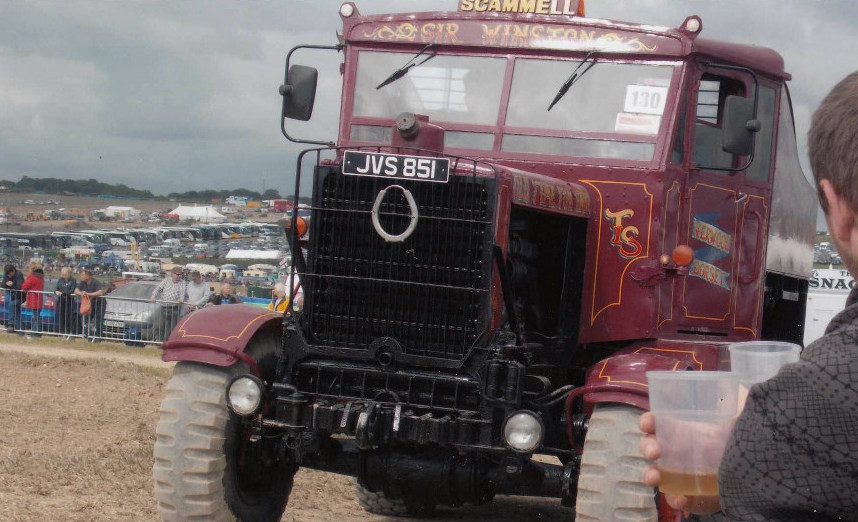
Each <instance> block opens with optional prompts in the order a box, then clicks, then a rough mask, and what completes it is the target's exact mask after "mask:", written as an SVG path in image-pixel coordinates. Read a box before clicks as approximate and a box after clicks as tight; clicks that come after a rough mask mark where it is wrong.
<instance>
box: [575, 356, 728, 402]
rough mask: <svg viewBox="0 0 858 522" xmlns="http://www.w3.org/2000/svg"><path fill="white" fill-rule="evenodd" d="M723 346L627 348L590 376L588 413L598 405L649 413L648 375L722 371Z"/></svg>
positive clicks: (586, 393) (594, 368)
mask: <svg viewBox="0 0 858 522" xmlns="http://www.w3.org/2000/svg"><path fill="white" fill-rule="evenodd" d="M723 352H724V348H723V346H722V345H721V344H718V343H713V344H703V343H681V342H659V341H656V342H653V343H645V344H639V345H635V346H629V347H626V348H624V349H622V350H620V351H618V352H617V353H615V354H614V355H612V356H611V357H608V358H607V359H603V360H601V361H599V362H598V363H597V364H595V365H593V366H592V367H591V368H590V370H589V371H588V372H587V378H586V382H585V385H584V387H583V388H584V389H583V390H582V392H581V394H582V395H583V399H584V404H585V409H586V410H587V411H588V413H589V412H590V411H592V408H593V406H594V405H596V404H599V403H606V402H611V403H619V404H628V405H630V406H635V407H637V408H642V409H644V410H649V387H648V386H647V379H646V372H650V371H656V370H668V371H700V370H718V369H723V368H722V367H723V364H722V358H723V356H722V353H723Z"/></svg>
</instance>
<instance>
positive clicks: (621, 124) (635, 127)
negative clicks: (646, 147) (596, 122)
mask: <svg viewBox="0 0 858 522" xmlns="http://www.w3.org/2000/svg"><path fill="white" fill-rule="evenodd" d="M660 123H661V116H657V115H655V114H632V113H628V112H619V113H617V120H616V122H615V123H614V130H615V131H616V132H627V133H629V134H646V135H649V136H654V135H656V134H658V127H659V124H660Z"/></svg>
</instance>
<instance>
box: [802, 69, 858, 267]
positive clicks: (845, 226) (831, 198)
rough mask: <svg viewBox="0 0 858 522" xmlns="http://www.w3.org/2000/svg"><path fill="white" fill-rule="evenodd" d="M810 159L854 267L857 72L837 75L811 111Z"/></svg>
mask: <svg viewBox="0 0 858 522" xmlns="http://www.w3.org/2000/svg"><path fill="white" fill-rule="evenodd" d="M807 137H808V148H809V153H810V165H811V168H812V169H813V177H814V180H815V181H816V186H817V190H818V193H819V203H820V205H821V206H822V210H823V211H824V212H825V220H826V222H827V223H828V232H829V233H830V234H831V239H832V242H833V243H834V245H835V246H836V247H837V251H838V252H839V253H840V256H841V257H842V258H843V262H844V264H845V265H846V268H848V269H849V271H850V272H851V273H852V274H853V275H855V274H856V273H858V72H855V73H852V74H850V75H849V76H847V77H846V78H844V79H843V80H841V81H840V83H838V84H837V85H835V86H834V88H833V89H832V90H831V92H830V93H828V95H827V96H826V97H825V99H824V100H822V104H821V105H820V106H819V108H818V109H817V110H816V112H815V113H814V114H813V121H812V123H811V126H810V131H809V132H808V136H807Z"/></svg>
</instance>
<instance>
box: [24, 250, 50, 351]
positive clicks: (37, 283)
mask: <svg viewBox="0 0 858 522" xmlns="http://www.w3.org/2000/svg"><path fill="white" fill-rule="evenodd" d="M21 290H22V291H24V292H26V296H27V297H26V305H27V308H29V309H30V310H32V311H33V320H32V322H31V323H30V330H32V331H33V333H32V335H28V336H27V339H32V338H33V337H41V334H39V332H41V331H42V300H43V296H42V294H43V293H44V291H45V271H44V270H42V265H41V263H39V262H38V261H31V262H30V273H29V275H27V278H26V279H24V283H23V284H22V285H21Z"/></svg>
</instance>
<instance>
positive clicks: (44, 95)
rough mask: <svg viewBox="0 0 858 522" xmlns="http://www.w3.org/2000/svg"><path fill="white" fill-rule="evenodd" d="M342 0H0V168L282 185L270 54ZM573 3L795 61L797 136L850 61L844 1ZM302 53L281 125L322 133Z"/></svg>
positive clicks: (329, 65)
mask: <svg viewBox="0 0 858 522" xmlns="http://www.w3.org/2000/svg"><path fill="white" fill-rule="evenodd" d="M457 3H458V2H457V0H357V5H358V8H359V9H360V10H361V12H362V13H364V14H367V13H381V12H406V11H430V10H441V11H443V10H455V9H456V6H457ZM339 5H340V2H337V1H329V0H267V1H262V0H257V1H251V0H243V1H238V0H197V1H190V0H181V1H132V0H128V1H99V2H89V1H81V0H63V1H60V0H57V1H54V2H39V1H27V2H24V1H20V2H19V1H13V0H0V179H11V180H15V181H17V180H18V179H20V177H21V176H23V175H27V176H31V177H58V178H95V179H98V180H100V181H105V182H110V183H125V184H127V185H129V186H132V187H135V188H140V189H149V190H152V191H153V192H154V193H156V194H167V193H169V192H174V191H186V190H192V189H200V188H214V189H232V188H238V187H246V188H249V189H253V190H261V189H262V188H263V187H265V188H276V189H277V190H279V191H280V192H281V193H283V194H287V193H291V192H292V190H293V187H294V181H293V179H294V178H293V172H294V158H295V154H296V152H297V151H299V150H300V149H301V147H299V146H296V145H293V144H290V143H288V142H286V141H285V139H284V138H283V137H282V135H281V134H280V130H279V111H280V97H279V95H278V94H277V87H278V86H279V84H280V83H282V80H283V62H284V59H285V56H286V53H287V52H288V50H289V49H290V48H291V47H293V46H294V45H297V44H301V43H313V44H333V43H335V42H336V40H335V32H336V31H338V30H340V29H341V23H340V19H339V16H338V14H337V9H338V7H339ZM586 6H587V15H588V17H591V18H608V19H614V20H623V21H632V22H640V23H648V24H657V25H667V26H676V25H678V24H679V23H681V22H682V20H683V19H684V18H685V17H686V16H687V15H689V14H698V15H700V16H701V17H702V18H703V35H704V36H706V37H709V38H717V39H725V40H732V41H736V42H742V43H750V44H758V45H765V46H768V47H772V48H774V49H776V50H778V51H779V52H780V53H781V54H782V55H783V56H784V59H785V61H786V67H787V70H788V71H789V72H791V73H792V74H793V81H792V82H791V84H790V89H791V92H792V96H793V102H794V104H795V112H796V124H797V127H798V129H797V131H798V140H799V144H800V146H801V148H802V151H804V150H805V143H806V138H805V136H806V133H807V127H808V125H809V120H810V115H811V113H812V111H813V109H814V108H815V107H816V106H817V105H818V104H819V102H820V101H821V99H822V97H823V96H824V95H825V94H826V93H827V92H828V90H829V89H830V88H831V87H832V86H833V85H834V84H835V83H836V82H837V81H838V80H840V79H841V78H842V77H843V76H845V75H846V74H847V73H849V72H851V71H852V70H854V69H856V68H858V63H856V59H855V52H856V51H855V50H856V49H858V31H855V28H856V27H858V2H855V1H854V0H801V1H791V0H696V1H681V0H598V1H597V0H587V3H586ZM331 54H332V55H333V53H331ZM305 56H307V58H306V60H305V61H304V62H303V63H305V64H308V65H316V64H318V65H319V66H320V93H319V97H318V99H317V110H316V113H315V114H314V117H313V121H312V122H310V123H308V124H302V125H301V126H300V127H298V126H295V127H294V128H295V130H296V133H298V134H299V135H301V136H308V137H310V136H312V137H319V138H326V139H333V138H334V137H335V131H336V118H337V111H338V110H339V89H340V77H339V74H338V71H337V68H336V63H337V61H336V58H335V57H334V56H331V58H333V60H323V59H322V58H315V57H312V56H310V55H305ZM317 59H318V60H320V61H319V62H316V60H317ZM297 131H300V132H297ZM806 165H807V162H806V160H805V168H807V167H806Z"/></svg>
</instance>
